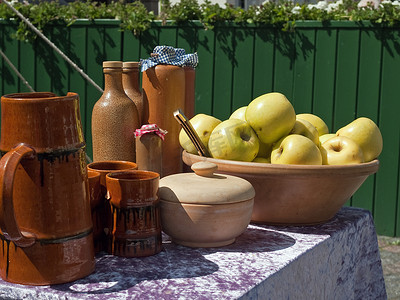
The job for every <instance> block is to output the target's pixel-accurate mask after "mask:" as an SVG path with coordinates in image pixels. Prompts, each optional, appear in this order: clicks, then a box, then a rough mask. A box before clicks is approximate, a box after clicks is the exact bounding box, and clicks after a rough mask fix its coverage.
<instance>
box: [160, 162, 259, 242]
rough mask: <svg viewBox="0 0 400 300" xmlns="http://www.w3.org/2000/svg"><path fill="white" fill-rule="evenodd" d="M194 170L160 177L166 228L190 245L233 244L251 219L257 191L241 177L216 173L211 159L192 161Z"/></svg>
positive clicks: (162, 213) (165, 230) (163, 217)
mask: <svg viewBox="0 0 400 300" xmlns="http://www.w3.org/2000/svg"><path fill="white" fill-rule="evenodd" d="M192 170H194V172H195V173H181V174H174V175H170V176H167V177H164V178H162V179H161V180H160V188H159V197H160V204H161V224H162V229H163V231H164V232H165V233H166V234H167V235H169V236H170V237H171V238H172V241H173V242H175V243H177V244H181V245H184V246H189V247H221V246H226V245H229V244H232V243H234V242H235V240H236V238H237V237H238V236H239V235H240V234H242V233H243V232H244V231H245V230H246V228H247V226H248V225H249V223H250V219H251V214H252V211H253V203H254V196H255V191H254V188H253V186H252V185H251V184H250V183H249V182H248V181H247V180H244V179H242V178H239V177H236V176H231V175H223V174H217V173H214V172H215V171H216V170H217V166H216V165H215V164H213V163H209V162H198V163H196V164H193V165H192Z"/></svg>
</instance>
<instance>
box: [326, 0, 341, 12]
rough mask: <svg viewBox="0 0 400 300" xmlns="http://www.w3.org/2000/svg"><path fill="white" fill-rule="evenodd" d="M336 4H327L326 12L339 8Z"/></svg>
mask: <svg viewBox="0 0 400 300" xmlns="http://www.w3.org/2000/svg"><path fill="white" fill-rule="evenodd" d="M338 2H339V1H338ZM338 2H333V3H329V4H328V8H327V9H326V10H327V11H328V12H332V11H334V10H336V9H338V8H339V3H338Z"/></svg>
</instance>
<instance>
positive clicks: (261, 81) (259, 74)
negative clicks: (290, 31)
mask: <svg viewBox="0 0 400 300" xmlns="http://www.w3.org/2000/svg"><path fill="white" fill-rule="evenodd" d="M274 33H275V29H274V28H273V27H267V26H265V27H256V28H255V41H254V60H253V61H254V63H253V64H254V67H253V78H254V81H253V98H256V97H258V96H260V95H263V94H266V93H269V92H272V91H273V88H274V69H275V66H274V60H275V59H274V55H275V47H274V40H275V34H274Z"/></svg>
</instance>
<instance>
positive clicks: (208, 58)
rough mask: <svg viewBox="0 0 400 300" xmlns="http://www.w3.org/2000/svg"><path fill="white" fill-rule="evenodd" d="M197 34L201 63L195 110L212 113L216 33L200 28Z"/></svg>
mask: <svg viewBox="0 0 400 300" xmlns="http://www.w3.org/2000/svg"><path fill="white" fill-rule="evenodd" d="M197 36H198V40H197V45H196V47H197V55H198V56H199V65H198V66H197V68H196V92H195V112H196V113H204V114H208V115H212V114H213V104H212V103H213V90H214V58H215V57H214V50H215V33H214V31H213V30H202V29H200V28H198V29H197ZM215 117H217V116H215Z"/></svg>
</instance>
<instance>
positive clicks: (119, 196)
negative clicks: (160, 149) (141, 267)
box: [106, 170, 162, 257]
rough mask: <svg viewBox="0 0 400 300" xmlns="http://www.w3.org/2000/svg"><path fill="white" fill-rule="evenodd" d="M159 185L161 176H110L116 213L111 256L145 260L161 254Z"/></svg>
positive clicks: (131, 173)
mask: <svg viewBox="0 0 400 300" xmlns="http://www.w3.org/2000/svg"><path fill="white" fill-rule="evenodd" d="M159 181H160V175H159V174H158V173H156V172H151V171H144V170H143V171H142V170H135V171H121V172H113V173H109V174H107V176H106V182H107V190H108V193H109V197H110V208H111V212H112V215H111V221H112V225H111V228H110V229H111V230H110V235H109V239H108V250H107V251H108V253H110V254H113V255H117V256H123V257H141V256H150V255H154V254H157V253H159V252H160V251H161V247H162V246H161V217H160V206H159V198H158V187H159Z"/></svg>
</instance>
